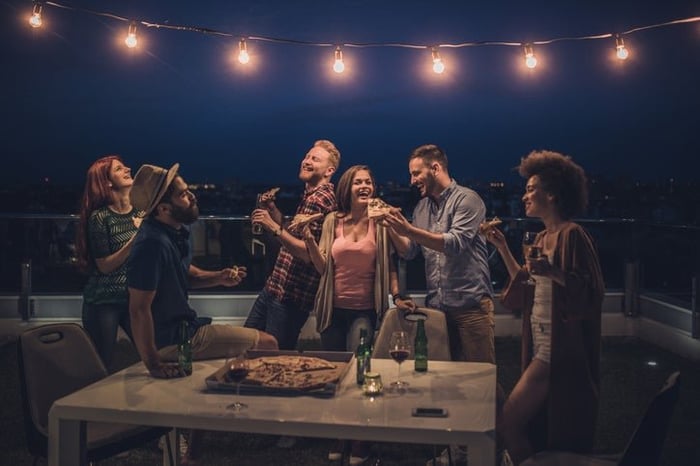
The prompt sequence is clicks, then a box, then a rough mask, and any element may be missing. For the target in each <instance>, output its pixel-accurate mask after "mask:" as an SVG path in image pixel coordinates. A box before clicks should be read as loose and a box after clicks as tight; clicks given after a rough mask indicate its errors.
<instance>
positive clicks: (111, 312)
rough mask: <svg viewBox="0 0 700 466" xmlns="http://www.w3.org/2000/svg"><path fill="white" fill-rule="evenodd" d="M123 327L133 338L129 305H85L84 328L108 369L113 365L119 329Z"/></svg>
mask: <svg viewBox="0 0 700 466" xmlns="http://www.w3.org/2000/svg"><path fill="white" fill-rule="evenodd" d="M120 325H121V327H122V328H123V329H124V331H125V332H126V333H127V335H129V338H131V324H130V321H129V307H128V305H127V304H87V303H83V328H84V329H85V331H87V333H88V335H90V338H91V339H92V342H93V343H94V344H95V348H96V349H97V354H99V355H100V359H102V362H103V363H104V365H105V366H106V367H108V368H109V366H110V364H112V357H113V356H114V346H115V343H116V340H117V328H118V327H119V326H120Z"/></svg>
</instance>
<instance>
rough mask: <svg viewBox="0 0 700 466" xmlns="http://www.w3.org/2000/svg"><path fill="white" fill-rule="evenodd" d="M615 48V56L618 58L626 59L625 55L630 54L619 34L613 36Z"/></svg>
mask: <svg viewBox="0 0 700 466" xmlns="http://www.w3.org/2000/svg"><path fill="white" fill-rule="evenodd" d="M615 48H616V49H617V58H619V59H620V60H627V57H629V56H630V53H629V51H628V50H627V48H626V47H625V41H624V40H622V37H621V36H620V35H619V34H618V35H617V36H615Z"/></svg>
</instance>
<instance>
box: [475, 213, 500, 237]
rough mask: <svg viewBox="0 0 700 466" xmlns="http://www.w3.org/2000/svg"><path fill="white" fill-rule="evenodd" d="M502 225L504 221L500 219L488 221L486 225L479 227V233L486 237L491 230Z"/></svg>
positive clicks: (495, 218)
mask: <svg viewBox="0 0 700 466" xmlns="http://www.w3.org/2000/svg"><path fill="white" fill-rule="evenodd" d="M501 223H503V221H502V220H501V219H500V218H498V217H494V218H492V219H491V220H486V221H485V222H484V223H482V224H481V225H479V233H481V234H482V235H485V234H487V233H488V232H489V230H491V229H492V228H496V227H497V226H498V225H500V224H501Z"/></svg>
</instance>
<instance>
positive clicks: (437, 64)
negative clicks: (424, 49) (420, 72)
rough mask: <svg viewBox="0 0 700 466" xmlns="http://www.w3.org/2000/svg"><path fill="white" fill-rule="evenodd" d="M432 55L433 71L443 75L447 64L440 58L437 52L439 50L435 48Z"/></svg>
mask: <svg viewBox="0 0 700 466" xmlns="http://www.w3.org/2000/svg"><path fill="white" fill-rule="evenodd" d="M432 55H433V71H434V72H435V73H436V74H442V73H443V72H444V71H445V64H444V63H443V62H442V59H441V58H440V53H439V52H438V51H437V48H435V47H433V51H432Z"/></svg>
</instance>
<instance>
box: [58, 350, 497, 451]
mask: <svg viewBox="0 0 700 466" xmlns="http://www.w3.org/2000/svg"><path fill="white" fill-rule="evenodd" d="M223 364H224V360H210V361H195V362H194V364H193V369H194V372H193V374H192V376H190V377H185V378H181V379H171V380H165V379H155V378H153V377H151V376H150V375H149V374H148V371H147V370H146V368H145V366H144V365H143V364H142V363H140V362H139V363H137V364H135V365H133V366H131V367H129V368H127V369H125V370H123V371H121V372H118V373H116V374H113V375H111V376H109V377H107V378H105V379H103V380H101V381H99V382H97V383H95V384H93V385H90V386H88V387H86V388H84V389H82V390H79V391H78V392H75V393H73V394H71V395H69V396H67V397H64V398H62V399H60V400H58V401H56V402H55V403H54V405H53V407H52V409H51V416H53V417H57V418H59V419H63V420H83V421H96V422H124V423H128V424H141V425H159V426H172V427H180V428H194V429H205V430H221V431H239V432H250V433H264V434H278V435H301V436H308V437H323V438H332V437H337V438H353V439H358V440H375V441H396V442H411V443H412V442H416V443H457V442H465V443H466V442H469V440H470V438H471V440H477V439H481V438H483V436H484V434H487V435H489V436H492V434H493V431H494V429H495V412H496V408H495V392H496V366H494V365H493V364H487V363H467V362H442V361H430V365H429V371H428V372H427V373H416V372H414V371H413V370H412V369H413V367H412V364H410V361H409V362H408V363H406V364H404V365H403V366H402V370H401V378H402V380H404V381H406V382H409V384H410V387H409V389H408V391H407V392H405V393H403V394H401V395H397V394H393V393H389V392H388V391H387V390H386V388H387V387H388V386H389V384H390V383H391V382H392V381H393V380H395V378H396V374H397V364H396V363H395V362H394V361H392V360H390V359H373V360H372V369H373V371H374V372H379V373H380V374H381V376H382V379H383V382H384V385H385V392H384V394H383V395H381V396H378V397H374V398H371V397H367V396H365V395H363V393H362V391H361V389H360V387H358V386H357V384H356V383H355V371H354V370H349V371H348V372H347V373H346V376H345V377H344V378H343V380H341V383H340V385H339V387H338V392H337V394H336V396H335V397H333V398H328V399H321V398H315V397H310V396H298V397H275V396H261V395H254V396H242V395H241V396H237V395H236V394H235V393H229V392H212V391H208V390H207V387H206V383H205V378H206V377H207V376H209V375H211V374H213V373H214V372H215V371H216V370H217V369H219V368H220V367H221V366H222V365H223ZM236 399H239V400H240V401H242V402H244V403H246V404H247V405H248V408H247V409H245V410H244V411H240V412H234V411H232V410H230V409H227V408H226V406H228V405H229V404H231V403H232V402H233V401H234V400H236ZM416 407H428V408H444V409H446V410H447V411H448V416H447V417H445V418H419V417H413V416H412V411H413V408H416Z"/></svg>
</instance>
